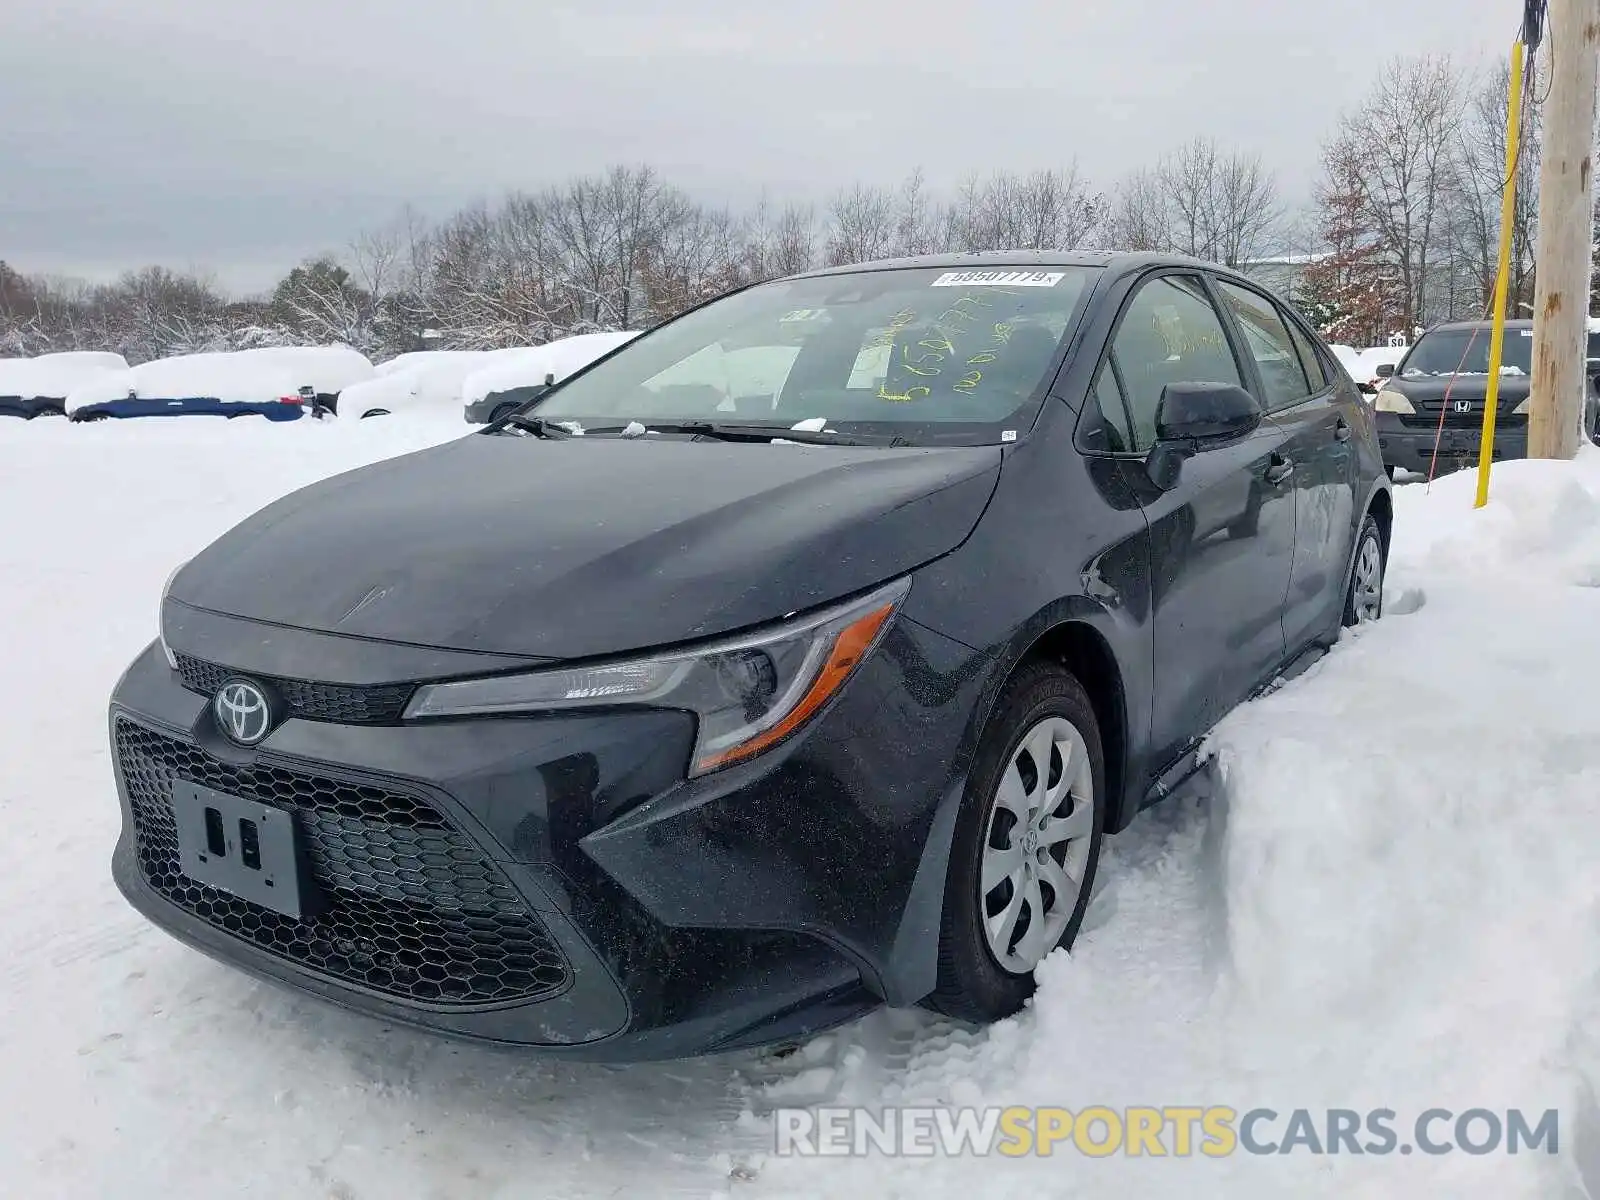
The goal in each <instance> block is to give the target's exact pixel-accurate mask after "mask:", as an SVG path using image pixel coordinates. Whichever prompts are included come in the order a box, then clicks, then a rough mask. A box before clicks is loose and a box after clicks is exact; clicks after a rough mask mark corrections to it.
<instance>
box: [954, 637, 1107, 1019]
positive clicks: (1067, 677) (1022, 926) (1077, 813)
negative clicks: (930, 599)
mask: <svg viewBox="0 0 1600 1200" xmlns="http://www.w3.org/2000/svg"><path fill="white" fill-rule="evenodd" d="M1104 827H1105V763H1104V759H1103V757H1102V753H1101V747H1100V727H1099V724H1098V723H1097V722H1096V720H1095V715H1094V708H1093V706H1092V705H1091V704H1090V703H1089V697H1088V695H1087V694H1086V693H1085V692H1084V690H1083V686H1082V685H1081V684H1080V683H1079V682H1078V680H1077V679H1076V678H1075V677H1074V676H1073V675H1072V674H1071V672H1069V671H1067V670H1065V669H1064V668H1062V667H1060V666H1058V665H1056V664H1054V663H1049V662H1038V663H1032V664H1029V665H1027V666H1025V667H1024V668H1022V670H1021V671H1019V672H1018V673H1017V675H1016V676H1015V678H1013V679H1012V680H1011V682H1010V683H1008V684H1007V685H1006V689H1005V691H1004V692H1003V693H1002V694H1001V696H1000V699H999V701H998V703H997V704H996V706H995V711H994V714H993V715H992V716H991V717H990V720H989V725H988V727H987V728H986V729H985V731H984V734H983V739H982V741H981V742H980V743H979V745H978V753H977V756H976V757H975V759H974V761H973V768H972V773H971V775H970V777H969V780H968V784H967V794H966V797H965V799H964V800H963V802H962V807H961V812H960V814H959V816H958V817H957V820H956V830H955V836H954V839H953V842H952V844H951V848H950V868H949V874H948V876H947V878H946V882H945V897H944V915H943V919H942V922H941V927H940V932H939V979H938V986H937V987H936V988H935V990H934V992H933V994H932V995H931V996H930V997H929V998H928V1000H927V1004H928V1006H929V1007H930V1008H933V1009H935V1010H937V1011H939V1012H942V1013H944V1014H946V1015H947V1016H951V1017H956V1018H958V1019H960V1020H966V1021H973V1022H977V1023H986V1022H990V1021H997V1020H1000V1019H1001V1018H1003V1017H1008V1016H1010V1015H1011V1014H1012V1013H1015V1012H1016V1011H1017V1010H1018V1009H1020V1008H1021V1007H1022V1005H1023V1004H1024V1002H1026V1000H1027V999H1028V997H1029V996H1031V995H1032V994H1033V990H1034V978H1033V972H1034V968H1036V967H1037V966H1038V965H1039V964H1040V963H1041V962H1043V961H1044V959H1045V957H1046V956H1047V955H1048V954H1050V952H1051V951H1053V950H1055V949H1056V948H1057V947H1067V948H1070V947H1071V946H1072V943H1073V940H1074V939H1075V938H1076V937H1077V934H1078V929H1079V927H1080V926H1081V925H1082V924H1083V915H1084V912H1085V911H1086V910H1087V908H1088V906H1089V895H1090V892H1091V891H1092V889H1093V887H1094V874H1095V867H1096V866H1097V864H1098V863H1099V859H1100V843H1101V838H1102V835H1103V832H1104Z"/></svg>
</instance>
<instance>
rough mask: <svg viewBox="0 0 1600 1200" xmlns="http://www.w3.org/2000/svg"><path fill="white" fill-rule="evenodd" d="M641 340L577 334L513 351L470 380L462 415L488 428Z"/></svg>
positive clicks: (631, 333)
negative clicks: (550, 389) (491, 423)
mask: <svg viewBox="0 0 1600 1200" xmlns="http://www.w3.org/2000/svg"><path fill="white" fill-rule="evenodd" d="M638 336H639V332H638V331H637V330H628V331H624V332H621V333H578V334H574V335H573V336H571V337H565V338H560V339H558V340H556V341H553V342H546V343H545V344H544V345H543V346H534V347H532V348H530V349H528V350H520V351H513V352H509V353H508V354H507V355H506V356H505V357H504V358H503V359H501V360H499V361H497V362H495V363H493V364H492V365H489V366H486V367H483V368H482V369H480V370H477V371H474V372H473V373H472V374H471V375H469V376H468V377H467V379H466V381H465V382H464V383H463V384H462V385H461V401H462V406H463V414H464V415H465V416H466V418H467V420H468V421H471V422H472V423H473V424H476V425H484V424H488V423H490V422H493V421H498V420H500V419H501V418H502V417H506V416H509V415H510V414H511V413H512V412H514V411H516V409H518V408H520V407H521V406H522V405H524V404H526V403H527V402H528V401H529V400H532V399H533V398H534V397H536V396H538V395H539V394H540V393H541V392H543V391H544V389H545V388H547V387H551V386H553V385H554V384H557V383H560V382H561V381H562V380H563V379H565V378H567V377H568V376H569V375H574V374H576V373H577V372H579V371H581V370H583V369H584V368H585V367H587V366H588V365H589V364H590V363H592V362H596V361H597V360H599V359H601V358H604V357H605V356H606V355H607V354H610V353H611V352H612V351H613V350H615V349H616V348H617V347H618V346H621V345H623V344H625V343H627V342H629V341H632V340H633V339H634V338H636V337H638Z"/></svg>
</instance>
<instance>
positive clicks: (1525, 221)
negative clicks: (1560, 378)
mask: <svg viewBox="0 0 1600 1200" xmlns="http://www.w3.org/2000/svg"><path fill="white" fill-rule="evenodd" d="M1534 99H1535V97H1532V96H1529V97H1527V100H1528V102H1529V103H1528V106H1527V107H1526V108H1525V109H1524V111H1523V122H1522V129H1521V131H1520V137H1519V142H1520V153H1519V155H1518V163H1517V188H1516V205H1515V209H1514V213H1515V215H1514V216H1513V218H1512V237H1511V280H1510V286H1509V290H1508V293H1507V295H1508V299H1509V310H1508V313H1507V315H1508V316H1512V317H1515V316H1517V315H1518V311H1519V309H1520V308H1521V307H1522V305H1524V304H1526V305H1527V306H1529V307H1530V308H1531V306H1532V302H1533V257H1534V256H1533V245H1534V233H1535V226H1536V224H1537V221H1538V214H1539V194H1538V193H1539V139H1538V121H1537V116H1536V113H1535V111H1534V105H1533V103H1532V101H1533V100H1534ZM1510 105H1511V89H1510V79H1509V72H1508V71H1506V70H1504V69H1502V70H1499V71H1496V72H1495V73H1493V74H1492V75H1490V76H1489V77H1488V78H1487V79H1483V80H1480V81H1479V83H1478V86H1477V88H1476V89H1475V91H1474V92H1473V95H1472V98H1471V101H1470V103H1469V104H1468V105H1467V108H1466V113H1465V116H1464V117H1463V119H1462V121H1461V126H1460V129H1459V130H1458V132H1457V145H1456V150H1455V155H1454V162H1453V170H1452V172H1451V175H1450V188H1449V198H1450V203H1449V205H1448V211H1447V214H1446V215H1447V219H1448V228H1449V237H1448V238H1447V239H1446V244H1445V247H1444V249H1445V252H1446V253H1447V254H1449V255H1450V260H1451V265H1450V270H1449V272H1448V275H1449V278H1450V279H1451V280H1452V281H1454V279H1455V278H1456V277H1457V276H1458V275H1465V276H1466V277H1467V279H1468V280H1469V284H1470V289H1471V290H1470V294H1469V296H1468V297H1467V298H1466V303H1465V305H1464V306H1461V305H1451V306H1449V307H1450V311H1449V312H1448V313H1447V314H1446V315H1448V316H1453V317H1468V316H1478V315H1480V314H1481V313H1483V312H1484V311H1487V309H1488V306H1489V304H1490V302H1491V300H1492V299H1493V296H1494V286H1495V277H1496V275H1497V274H1498V273H1499V250H1500V202H1501V191H1502V188H1503V186H1504V184H1505V174H1506V121H1507V115H1508V113H1509V111H1510Z"/></svg>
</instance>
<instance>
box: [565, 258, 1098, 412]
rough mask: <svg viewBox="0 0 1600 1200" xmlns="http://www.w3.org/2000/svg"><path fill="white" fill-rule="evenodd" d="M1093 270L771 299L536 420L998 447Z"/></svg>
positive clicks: (843, 279) (845, 286) (824, 285)
mask: <svg viewBox="0 0 1600 1200" xmlns="http://www.w3.org/2000/svg"><path fill="white" fill-rule="evenodd" d="M1095 274H1096V269H1095V268H1086V267H1051V268H1049V269H1048V270H1043V271H1033V270H1023V269H1020V268H1007V267H1003V266H1002V267H996V268H995V269H992V270H981V271H976V270H965V271H949V270H938V269H916V270H880V271H867V272H859V273H852V274H846V275H830V276H819V277H814V278H810V279H794V280H784V281H780V282H777V283H769V284H762V285H760V286H757V287H753V288H750V289H747V290H745V291H743V292H739V293H736V294H734V295H732V296H728V297H726V298H725V299H722V300H718V301H715V302H714V303H712V304H709V305H707V306H705V307H704V308H701V309H698V310H697V311H695V312H691V313H689V314H688V315H686V316H684V317H682V318H680V319H679V320H676V321H673V322H671V323H669V324H667V325H664V326H662V327H661V328H660V329H657V330H655V331H653V332H651V333H648V334H646V335H645V336H643V337H641V338H639V339H638V340H637V341H634V342H631V343H629V344H628V345H627V346H626V347H625V348H624V349H623V350H621V351H620V352H619V353H618V354H616V355H615V356H613V357H612V358H611V359H609V360H607V361H605V362H602V363H600V364H598V365H597V366H596V367H595V368H594V369H593V370H591V371H588V372H587V373H585V374H583V375H580V376H578V377H577V378H575V379H572V380H571V381H570V382H567V383H564V384H561V385H559V386H557V387H556V388H554V389H552V390H551V391H550V392H549V393H548V394H547V395H546V397H545V398H544V399H543V400H541V401H540V402H539V403H538V404H537V405H536V406H535V407H534V409H533V413H534V415H536V416H538V417H542V418H544V419H545V420H546V421H552V422H563V423H575V425H576V426H578V427H582V428H583V429H584V430H586V431H588V430H596V429H615V428H616V427H618V426H625V425H627V424H628V423H630V422H633V421H638V422H641V423H643V424H645V425H646V426H649V425H652V424H658V425H667V424H673V423H687V422H712V423H718V424H722V423H728V424H737V425H741V426H749V425H757V426H762V427H771V428H774V429H790V428H793V427H794V426H796V425H803V426H804V427H805V428H807V429H809V430H822V429H826V430H829V431H833V430H837V431H838V432H839V433H840V434H854V435H857V436H873V435H881V436H883V437H886V438H901V439H903V440H904V441H906V442H909V443H912V444H916V443H919V442H921V443H927V442H936V441H972V442H995V441H999V440H1001V435H1002V434H1003V433H1004V432H1006V431H1008V430H1011V429H1014V428H1017V427H1019V426H1022V425H1025V424H1027V423H1028V420H1029V419H1031V413H1030V412H1024V411H1023V410H1025V409H1029V408H1030V406H1033V405H1036V404H1037V402H1038V396H1037V393H1038V391H1039V387H1040V385H1041V384H1042V383H1044V382H1045V372H1046V370H1047V369H1048V367H1049V364H1050V359H1051V356H1052V355H1053V354H1054V352H1055V349H1056V347H1057V346H1058V345H1059V344H1060V342H1061V339H1062V337H1063V335H1064V334H1065V333H1066V331H1067V329H1068V328H1069V327H1070V326H1071V325H1072V324H1073V322H1074V320H1075V319H1076V317H1077V315H1078V310H1079V308H1080V306H1081V305H1082V303H1083V301H1084V299H1085V297H1086V296H1087V295H1088V292H1089V285H1090V283H1091V282H1092V281H1093V279H1094V277H1095Z"/></svg>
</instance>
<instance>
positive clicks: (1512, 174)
mask: <svg viewBox="0 0 1600 1200" xmlns="http://www.w3.org/2000/svg"><path fill="white" fill-rule="evenodd" d="M1521 130H1522V42H1521V41H1520V40H1518V41H1517V42H1515V43H1514V44H1513V45H1512V47H1511V104H1510V108H1509V111H1508V112H1507V114H1506V182H1505V187H1504V189H1502V191H1501V194H1500V273H1499V275H1498V276H1496V278H1495V283H1494V328H1493V332H1491V333H1490V335H1489V390H1488V394H1487V395H1486V396H1485V398H1484V404H1483V436H1482V437H1481V438H1480V439H1479V442H1478V498H1477V500H1476V502H1475V503H1474V504H1473V506H1472V507H1474V508H1482V507H1483V506H1484V505H1485V504H1487V503H1489V468H1490V466H1492V465H1493V463H1494V418H1495V407H1496V405H1498V404H1499V402H1500V363H1501V354H1502V352H1503V351H1504V349H1505V340H1506V292H1507V291H1508V290H1509V288H1510V284H1511V234H1512V231H1513V227H1514V226H1515V224H1516V218H1517V157H1518V146H1517V141H1518V137H1517V135H1518V134H1519V133H1520V132H1521Z"/></svg>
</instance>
